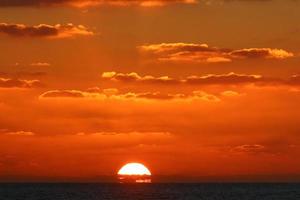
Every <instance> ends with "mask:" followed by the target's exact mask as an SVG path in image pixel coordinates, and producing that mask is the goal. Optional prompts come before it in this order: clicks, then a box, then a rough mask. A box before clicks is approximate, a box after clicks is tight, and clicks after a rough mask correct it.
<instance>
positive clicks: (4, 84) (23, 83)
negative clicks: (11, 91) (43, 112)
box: [0, 78, 43, 88]
mask: <svg viewBox="0 0 300 200" xmlns="http://www.w3.org/2000/svg"><path fill="white" fill-rule="evenodd" d="M42 86H43V84H42V83H41V82H40V81H39V80H23V79H11V78H0V88H36V87H42Z"/></svg>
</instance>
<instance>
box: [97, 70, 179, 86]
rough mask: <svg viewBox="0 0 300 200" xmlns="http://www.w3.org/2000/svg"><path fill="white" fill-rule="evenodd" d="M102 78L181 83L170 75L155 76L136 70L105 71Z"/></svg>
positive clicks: (124, 80) (122, 80)
mask: <svg viewBox="0 0 300 200" xmlns="http://www.w3.org/2000/svg"><path fill="white" fill-rule="evenodd" d="M102 78H104V79H108V80H113V81H121V82H143V83H156V84H174V83H179V82H180V81H179V80H175V79H173V78H170V77H168V76H161V77H153V76H149V75H148V76H140V75H139V74H137V73H136V72H131V73H126V74H123V73H117V72H103V73H102Z"/></svg>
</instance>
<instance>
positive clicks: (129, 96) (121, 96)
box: [39, 88, 220, 102]
mask: <svg viewBox="0 0 300 200" xmlns="http://www.w3.org/2000/svg"><path fill="white" fill-rule="evenodd" d="M39 98H40V99H49V98H50V99H51V98H52V99H53V98H69V99H73V98H88V99H98V100H176V101H180V100H181V101H187V100H188V101H191V100H204V101H210V102H219V101H220V99H219V98H218V97H217V96H215V95H213V94H208V93H206V92H203V91H193V92H192V93H191V94H178V93H176V94H169V93H166V94H165V93H160V92H142V93H135V92H127V93H119V91H118V90H117V89H115V88H109V89H104V90H100V89H99V88H89V89H87V90H86V91H80V90H52V91H47V92H45V93H43V94H41V95H40V97H39Z"/></svg>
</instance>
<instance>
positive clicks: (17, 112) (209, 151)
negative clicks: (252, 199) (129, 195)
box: [0, 0, 300, 181]
mask: <svg viewBox="0 0 300 200" xmlns="http://www.w3.org/2000/svg"><path fill="white" fill-rule="evenodd" d="M299 9H300V2H299V1H297V0H295V1H281V0H269V1H264V0H257V1H243V0H236V1H227V0H211V1H209V0H201V1H200V0H168V1H167V0H155V1H154V0H153V1H152V0H147V1H146V0H135V1H132V0H131V1H129V0H117V1H115V0H55V1H50V0H31V1H26V0H13V1H0V44H1V48H0V54H1V59H0V111H1V112H0V181H7V180H8V181H10V180H14V181H15V180H17V181H18V180H19V181H20V180H23V181H32V180H42V181H47V180H57V181H59V180H79V181H80V180H85V181H95V180H96V181H101V180H104V179H102V178H101V177H106V176H108V177H110V176H115V174H116V173H117V171H118V169H119V168H120V167H121V166H122V165H123V164H125V163H127V162H142V163H144V164H145V165H146V166H147V167H149V169H150V170H151V172H152V174H154V175H155V176H161V177H168V178H165V179H164V181H165V180H174V179H176V180H179V181H191V180H197V181H207V180H224V179H226V180H240V181H243V180H254V181H258V180H270V181H273V180H295V179H298V180H299V179H300V178H299V177H300V160H299V159H298V157H299V155H300V135H299V133H300V128H299V123H300V121H299V119H300V111H299V109H298V107H299V102H300V68H299V61H300V57H299V55H300V47H299V46H300V37H299V31H300V26H299V20H298V19H299V18H300V12H299ZM262 177H263V178H262ZM295 177H296V178H295ZM297 177H298V178H297ZM162 180H163V178H161V179H159V178H158V181H162Z"/></svg>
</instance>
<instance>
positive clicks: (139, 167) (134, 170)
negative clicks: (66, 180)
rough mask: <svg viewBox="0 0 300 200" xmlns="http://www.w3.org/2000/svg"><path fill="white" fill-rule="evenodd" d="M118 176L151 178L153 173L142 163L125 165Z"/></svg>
mask: <svg viewBox="0 0 300 200" xmlns="http://www.w3.org/2000/svg"><path fill="white" fill-rule="evenodd" d="M118 175H122V176H124V175H129V176H151V172H150V171H149V169H148V168H147V167H145V166H144V165H143V164H140V163H128V164H126V165H124V166H123V167H122V168H121V169H120V170H119V172H118Z"/></svg>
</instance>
